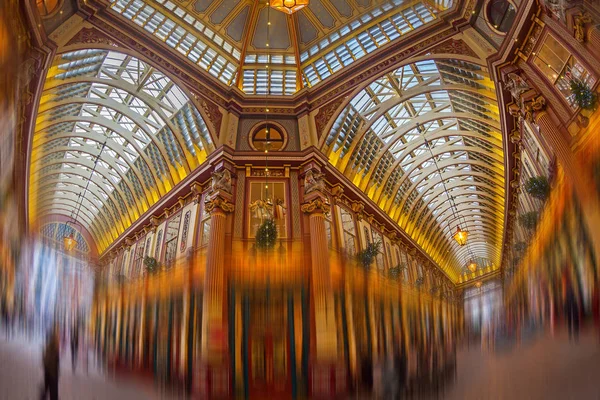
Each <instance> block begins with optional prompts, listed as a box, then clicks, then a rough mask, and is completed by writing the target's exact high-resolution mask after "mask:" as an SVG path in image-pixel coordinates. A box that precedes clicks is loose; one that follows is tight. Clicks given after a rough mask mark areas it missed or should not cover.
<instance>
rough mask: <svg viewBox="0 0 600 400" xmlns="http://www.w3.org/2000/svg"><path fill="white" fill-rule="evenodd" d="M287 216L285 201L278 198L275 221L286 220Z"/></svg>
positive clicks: (276, 200) (275, 207)
mask: <svg viewBox="0 0 600 400" xmlns="http://www.w3.org/2000/svg"><path fill="white" fill-rule="evenodd" d="M285 214H286V207H285V203H284V201H283V199H281V198H278V199H275V206H274V218H275V219H284V218H285Z"/></svg>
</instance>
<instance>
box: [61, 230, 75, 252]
mask: <svg viewBox="0 0 600 400" xmlns="http://www.w3.org/2000/svg"><path fill="white" fill-rule="evenodd" d="M63 244H64V245H65V250H66V251H72V250H73V249H74V248H75V246H77V240H75V235H74V234H73V232H71V233H70V234H69V235H67V236H65V237H64V238H63Z"/></svg>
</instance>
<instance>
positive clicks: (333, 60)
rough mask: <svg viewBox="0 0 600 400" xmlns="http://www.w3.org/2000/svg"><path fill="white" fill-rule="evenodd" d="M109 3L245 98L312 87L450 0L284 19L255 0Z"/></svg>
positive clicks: (400, 0)
mask: <svg viewBox="0 0 600 400" xmlns="http://www.w3.org/2000/svg"><path fill="white" fill-rule="evenodd" d="M108 3H109V4H110V6H109V8H110V10H112V12H114V13H116V14H118V15H119V16H121V17H123V18H125V19H127V20H128V21H130V22H132V23H133V24H135V25H137V26H138V27H139V28H140V29H141V30H143V31H144V32H145V33H146V34H148V35H151V36H152V37H154V39H155V40H158V41H160V42H161V43H164V44H165V45H167V46H168V47H169V48H170V49H172V50H173V51H176V52H178V53H180V54H181V55H182V56H184V57H185V58H187V59H188V60H189V61H190V62H192V63H194V64H196V65H198V66H199V67H200V68H202V69H203V70H205V71H206V72H208V73H209V74H211V75H212V76H213V77H215V78H216V79H218V80H219V81H221V82H222V83H223V84H225V85H228V86H237V87H238V88H239V89H241V90H242V91H243V92H245V93H246V94H250V95H266V94H270V95H292V94H294V93H296V92H297V91H298V90H300V89H302V87H311V86H313V85H315V84H317V83H319V82H321V81H323V80H325V79H327V78H328V77H329V76H331V75H332V74H334V73H336V72H337V71H339V70H341V69H342V68H344V67H347V66H348V65H350V64H352V63H354V62H355V61H356V60H358V59H360V58H362V57H364V56H365V55H367V54H369V53H372V52H373V51H375V50H377V49H379V48H381V47H383V46H385V45H386V44H388V43H391V42H393V41H395V40H398V39H399V38H401V37H404V36H405V35H407V34H410V33H411V32H413V31H414V30H416V29H418V28H420V27H422V26H424V25H426V24H428V23H431V22H432V21H434V20H436V19H437V18H439V15H440V13H441V12H444V11H446V10H448V9H450V8H452V7H453V1H452V0H421V1H407V0H386V1H374V0H373V1H370V0H366V1H362V2H361V3H360V4H355V3H354V2H345V1H341V0H320V1H314V2H313V3H311V4H309V6H308V7H306V8H304V9H302V10H300V11H299V12H298V13H296V14H295V15H293V16H286V15H285V14H283V13H280V12H278V11H275V10H271V9H270V8H269V6H268V2H259V1H256V0H240V1H237V2H231V1H227V0H215V1H212V2H209V3H210V4H209V5H207V6H204V5H203V4H200V3H201V2H186V4H178V3H177V2H175V1H171V0H108ZM267 25H268V26H269V27H268V28H267ZM269 38H270V39H269ZM269 41H270V42H272V43H267V42H269Z"/></svg>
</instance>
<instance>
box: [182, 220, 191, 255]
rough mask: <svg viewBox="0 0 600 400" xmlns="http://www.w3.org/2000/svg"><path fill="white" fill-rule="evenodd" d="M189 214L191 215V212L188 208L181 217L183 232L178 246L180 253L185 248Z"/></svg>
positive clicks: (188, 228)
mask: <svg viewBox="0 0 600 400" xmlns="http://www.w3.org/2000/svg"><path fill="white" fill-rule="evenodd" d="M191 216H192V212H191V211H190V210H188V211H187V212H186V213H185V217H183V232H182V233H181V245H180V246H179V251H180V252H182V253H183V252H184V251H185V249H186V248H187V241H188V232H189V230H190V218H191Z"/></svg>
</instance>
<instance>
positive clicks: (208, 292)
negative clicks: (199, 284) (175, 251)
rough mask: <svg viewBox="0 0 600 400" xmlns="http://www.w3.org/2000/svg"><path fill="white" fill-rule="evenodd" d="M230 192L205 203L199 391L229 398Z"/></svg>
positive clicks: (218, 192)
mask: <svg viewBox="0 0 600 400" xmlns="http://www.w3.org/2000/svg"><path fill="white" fill-rule="evenodd" d="M230 199H231V195H230V194H228V193H224V192H222V191H217V192H214V193H213V194H212V195H211V196H210V197H209V198H208V199H207V200H206V202H205V205H204V209H205V212H208V213H210V215H211V217H210V233H209V239H208V251H207V255H206V270H205V275H204V297H203V303H202V343H201V353H200V361H201V368H200V371H201V372H200V373H201V378H200V382H198V383H199V384H200V394H201V395H202V396H203V397H209V398H212V397H226V396H228V394H229V365H228V357H227V355H228V351H227V343H228V331H227V318H226V297H227V296H226V293H225V233H226V224H227V214H228V213H231V212H232V211H233V204H232V203H231V201H230Z"/></svg>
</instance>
